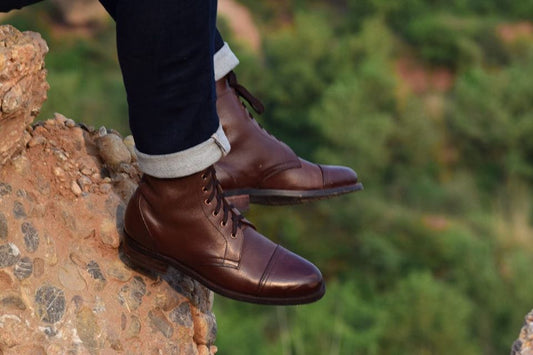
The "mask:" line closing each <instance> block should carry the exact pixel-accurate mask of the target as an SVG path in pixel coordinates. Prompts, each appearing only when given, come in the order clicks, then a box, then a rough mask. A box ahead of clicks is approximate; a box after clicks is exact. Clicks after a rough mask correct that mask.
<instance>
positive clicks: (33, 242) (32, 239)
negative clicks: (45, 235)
mask: <svg viewBox="0 0 533 355" xmlns="http://www.w3.org/2000/svg"><path fill="white" fill-rule="evenodd" d="M20 229H21V231H22V234H24V244H25V246H26V250H27V251H28V252H30V253H33V252H35V251H36V250H37V248H39V233H37V230H36V229H35V227H34V226H33V224H31V223H30V222H24V223H22V226H21V227H20Z"/></svg>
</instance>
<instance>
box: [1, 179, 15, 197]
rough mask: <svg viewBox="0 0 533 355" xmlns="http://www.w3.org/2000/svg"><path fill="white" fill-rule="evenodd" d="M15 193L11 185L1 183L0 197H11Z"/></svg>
mask: <svg viewBox="0 0 533 355" xmlns="http://www.w3.org/2000/svg"><path fill="white" fill-rule="evenodd" d="M12 191H13V188H12V187H11V185H9V184H8V183H5V182H0V197H2V196H6V195H9V194H10V193H11V192H12Z"/></svg>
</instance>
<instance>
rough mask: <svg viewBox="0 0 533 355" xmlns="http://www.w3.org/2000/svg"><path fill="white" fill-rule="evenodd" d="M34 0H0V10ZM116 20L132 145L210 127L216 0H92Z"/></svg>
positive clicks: (195, 134) (189, 139)
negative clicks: (132, 137) (133, 140)
mask: <svg viewBox="0 0 533 355" xmlns="http://www.w3.org/2000/svg"><path fill="white" fill-rule="evenodd" d="M38 1H40V0H1V4H0V11H4V12H5V11H9V10H11V9H15V8H21V7H23V6H26V5H29V4H31V3H35V2H38ZM100 2H101V3H102V5H103V6H104V7H105V8H106V10H107V11H108V12H109V14H110V15H111V16H112V17H113V18H114V19H115V21H116V23H117V46H118V55H119V61H120V67H121V69H122V74H123V78H124V85H125V87H126V92H127V96H128V106H129V122H130V128H131V131H132V133H133V136H134V138H135V143H136V146H137V149H138V150H139V151H140V152H143V153H145V154H150V155H160V154H169V153H174V152H178V151H181V150H184V149H187V148H190V147H193V146H195V145H197V144H199V143H202V142H204V141H206V140H207V139H208V138H209V137H210V136H211V135H212V134H213V133H214V132H215V131H216V130H217V128H218V126H219V120H218V116H217V113H216V93H215V83H214V71H213V55H214V53H215V52H216V51H217V50H218V49H220V48H222V46H223V44H224V42H223V40H222V37H221V36H220V34H219V33H218V31H217V29H216V11H217V0H151V1H146V0H100Z"/></svg>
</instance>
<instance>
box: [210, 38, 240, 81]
mask: <svg viewBox="0 0 533 355" xmlns="http://www.w3.org/2000/svg"><path fill="white" fill-rule="evenodd" d="M213 60H214V65H215V81H217V80H220V79H222V78H223V77H225V76H226V75H227V74H228V73H229V72H230V71H232V70H233V69H235V67H236V66H237V65H239V58H237V56H236V55H235V54H234V53H233V52H232V51H231V49H230V47H229V45H228V43H227V42H224V46H223V47H222V48H220V49H219V50H218V51H217V52H216V53H215V55H214V57H213Z"/></svg>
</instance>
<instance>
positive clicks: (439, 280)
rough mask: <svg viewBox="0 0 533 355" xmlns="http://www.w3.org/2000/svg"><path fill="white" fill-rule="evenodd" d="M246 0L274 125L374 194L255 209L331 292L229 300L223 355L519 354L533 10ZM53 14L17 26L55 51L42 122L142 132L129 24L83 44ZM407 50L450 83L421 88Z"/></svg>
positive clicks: (245, 57)
mask: <svg viewBox="0 0 533 355" xmlns="http://www.w3.org/2000/svg"><path fill="white" fill-rule="evenodd" d="M242 2H243V3H244V4H246V5H247V6H248V7H249V8H250V9H252V11H253V15H254V16H255V19H256V21H257V23H258V26H259V28H260V29H261V31H262V35H263V49H262V53H254V52H252V51H250V50H249V49H248V48H247V47H246V45H244V44H239V43H237V42H235V41H234V40H233V39H232V37H233V36H232V34H231V32H230V31H229V30H228V28H229V27H228V26H226V25H225V22H224V21H221V22H220V27H221V28H222V30H223V34H224V35H225V38H226V40H228V41H229V42H230V43H232V48H233V49H234V51H235V52H237V53H238V55H239V57H240V59H241V65H240V66H239V68H238V70H237V72H238V74H239V78H240V81H241V82H242V83H244V84H245V85H247V86H248V87H249V88H250V89H251V90H252V92H254V93H255V94H257V96H259V97H261V98H262V99H263V101H264V102H265V103H266V106H267V111H266V112H265V114H264V115H263V116H262V117H258V120H259V121H261V123H262V124H263V125H264V126H265V127H267V128H268V129H269V131H270V132H272V133H274V134H275V135H276V136H277V137H279V138H281V139H282V140H284V141H286V142H287V143H289V144H290V145H291V146H292V147H293V148H294V149H295V150H296V152H297V153H298V154H299V155H301V156H303V157H304V158H307V159H311V160H314V161H318V162H323V163H330V164H344V165H349V166H351V167H353V168H355V169H356V170H357V171H358V172H359V175H360V179H361V181H363V182H364V184H365V188H366V189H365V191H363V192H359V193H357V194H353V195H349V196H344V197H341V198H337V199H335V200H330V201H322V202H317V203H314V204H308V205H302V206H293V207H281V208H280V207H276V208H274V207H259V206H253V208H252V209H251V211H249V212H248V218H249V219H251V220H252V221H254V222H255V223H256V225H257V226H258V229H259V230H260V231H261V232H263V233H264V234H265V235H267V236H269V237H271V238H272V239H273V240H275V241H276V242H280V243H282V244H283V245H285V246H287V247H289V248H290V249H291V250H294V251H295V252H297V253H299V254H301V255H303V256H305V257H307V258H309V259H310V260H312V261H314V262H315V263H316V264H317V265H318V266H319V267H320V268H321V270H322V271H323V273H324V276H325V277H326V279H327V280H328V292H327V294H326V296H325V298H324V299H323V300H321V301H319V302H317V303H315V304H312V305H306V306H299V307H264V306H256V305H248V304H243V303H239V302H235V301H231V300H227V299H223V298H221V297H217V298H216V302H215V313H216V315H217V321H218V326H219V336H218V340H217V346H218V347H219V353H220V354H283V355H285V354H296V355H299V354H306V355H307V354H332V355H335V354H387V355H388V354H409V355H412V354H484V355H485V354H487V355H491V354H501V353H507V352H508V351H509V348H510V346H511V343H512V341H513V340H514V339H515V338H516V337H517V336H518V331H519V329H520V327H521V325H522V319H523V316H524V315H525V314H526V313H527V312H528V311H529V309H530V308H531V306H532V305H533V298H532V297H531V295H533V282H530V278H529V274H530V272H531V270H532V269H533V254H532V253H533V205H532V203H531V201H532V199H531V197H532V192H533V140H532V139H531V137H532V136H533V100H532V99H531V98H532V97H533V81H532V80H531V77H533V34H531V33H530V34H529V35H528V34H527V33H526V34H524V35H522V36H518V37H517V39H515V40H504V39H503V38H504V36H503V35H502V34H501V28H502V26H508V28H509V29H510V30H511V31H513V27H512V25H513V24H515V23H519V22H521V21H530V20H531V19H532V18H533V3H531V2H527V1H523V2H509V1H502V0H490V1H487V0H454V1H440V0H433V1H428V0H401V1H394V2H391V1H383V0H336V1H320V0H314V1H309V2H303V1H296V0H293V1H279V0H270V1H261V2H257V1H251V0H242ZM52 16H53V10H52V9H51V8H50V6H49V5H45V4H43V5H39V6H37V7H35V8H33V9H27V10H24V11H23V12H21V13H19V14H17V15H16V16H14V17H11V18H10V19H9V22H11V23H13V24H15V25H16V26H17V27H19V28H21V29H34V30H39V31H40V32H41V33H43V34H44V35H45V37H46V39H47V40H48V42H49V44H50V48H51V52H50V54H49V56H48V60H47V66H48V69H49V72H50V73H49V81H50V84H51V87H52V89H51V90H50V93H49V97H50V99H49V102H48V103H47V105H46V106H45V107H44V109H43V114H42V116H41V118H46V117H49V116H50V115H51V114H52V113H53V111H52V110H59V111H60V112H62V113H64V114H66V115H67V116H71V117H73V118H74V119H76V120H78V121H84V122H86V123H88V124H93V125H102V124H105V125H109V126H112V127H115V128H118V129H120V130H122V131H123V132H127V128H126V127H127V125H126V123H127V118H126V116H127V106H126V101H125V95H124V91H123V87H122V84H121V82H120V79H121V77H120V72H119V69H118V65H117V63H116V53H115V49H114V40H113V38H114V35H113V24H111V23H109V24H108V25H107V26H103V27H98V28H95V29H93V30H92V32H91V35H90V36H85V37H82V38H79V37H77V36H74V35H72V36H71V35H65V34H64V33H63V32H64V31H63V32H61V34H58V31H57V29H55V28H54V26H55V25H54V20H53V17H52ZM35 19H38V20H35ZM529 24H531V22H529ZM526 27H527V26H526ZM514 31H516V32H517V33H519V32H520V31H519V30H516V29H515V30H514ZM402 60H407V61H408V62H409V63H414V65H415V66H416V68H417V69H418V70H419V71H418V72H416V73H420V71H422V72H423V73H426V74H425V75H426V77H425V79H424V78H423V79H424V80H426V81H428V82H430V81H431V75H432V74H431V73H435V72H437V71H440V72H441V73H442V72H444V73H445V76H446V77H447V78H448V81H447V82H448V84H446V85H444V86H442V85H441V86H439V85H437V84H435V85H432V84H431V83H430V84H427V85H426V86H425V88H424V89H422V90H420V89H416V88H415V86H416V85H415V84H416V83H417V80H420V77H419V76H417V75H418V74H416V73H415V74H413V73H409V72H408V73H407V74H405V73H402V72H401V70H400V69H399V67H400V66H399V63H401V61H402Z"/></svg>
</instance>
